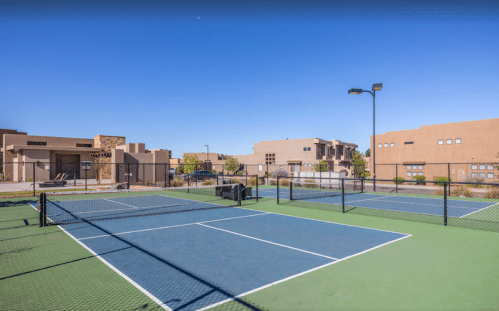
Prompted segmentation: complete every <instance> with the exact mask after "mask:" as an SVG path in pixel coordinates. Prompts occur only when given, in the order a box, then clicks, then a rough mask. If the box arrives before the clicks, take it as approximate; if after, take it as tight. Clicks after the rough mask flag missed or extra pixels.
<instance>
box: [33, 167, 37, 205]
mask: <svg viewBox="0 0 499 311" xmlns="http://www.w3.org/2000/svg"><path fill="white" fill-rule="evenodd" d="M35 179H36V163H35V162H33V196H34V197H36V191H35V187H36V184H35Z"/></svg>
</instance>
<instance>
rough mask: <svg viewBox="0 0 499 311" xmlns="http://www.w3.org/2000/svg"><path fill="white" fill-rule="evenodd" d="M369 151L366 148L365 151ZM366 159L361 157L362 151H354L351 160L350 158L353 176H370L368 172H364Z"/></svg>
mask: <svg viewBox="0 0 499 311" xmlns="http://www.w3.org/2000/svg"><path fill="white" fill-rule="evenodd" d="M368 151H370V150H369V149H367V151H366V154H367V152H368ZM366 164H367V163H366V161H364V159H362V153H360V152H358V151H355V154H354V155H353V160H352V165H353V167H354V173H353V174H354V176H355V177H357V178H366V177H369V176H371V174H369V173H368V172H366Z"/></svg>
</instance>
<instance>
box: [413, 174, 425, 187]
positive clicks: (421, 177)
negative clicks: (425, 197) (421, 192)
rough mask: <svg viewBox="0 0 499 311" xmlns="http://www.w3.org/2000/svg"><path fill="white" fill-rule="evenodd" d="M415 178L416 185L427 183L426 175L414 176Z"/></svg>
mask: <svg viewBox="0 0 499 311" xmlns="http://www.w3.org/2000/svg"><path fill="white" fill-rule="evenodd" d="M413 179H414V180H416V181H417V182H416V185H426V183H425V182H424V181H425V180H426V176H423V175H418V176H414V178H413Z"/></svg>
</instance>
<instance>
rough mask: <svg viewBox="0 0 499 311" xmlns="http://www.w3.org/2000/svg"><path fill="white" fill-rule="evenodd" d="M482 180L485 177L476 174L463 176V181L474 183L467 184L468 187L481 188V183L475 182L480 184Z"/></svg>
mask: <svg viewBox="0 0 499 311" xmlns="http://www.w3.org/2000/svg"><path fill="white" fill-rule="evenodd" d="M484 181H485V178H484V177H480V176H478V175H477V176H472V175H466V177H464V182H467V183H474V184H475V185H468V186H469V187H473V188H482V185H477V184H481V183H483V182H484Z"/></svg>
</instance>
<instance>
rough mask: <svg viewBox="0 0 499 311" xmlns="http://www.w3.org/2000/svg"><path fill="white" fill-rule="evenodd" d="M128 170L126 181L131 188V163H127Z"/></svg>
mask: <svg viewBox="0 0 499 311" xmlns="http://www.w3.org/2000/svg"><path fill="white" fill-rule="evenodd" d="M126 171H127V174H126V176H127V177H126V182H127V184H128V185H127V188H128V189H130V163H127V164H126Z"/></svg>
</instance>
